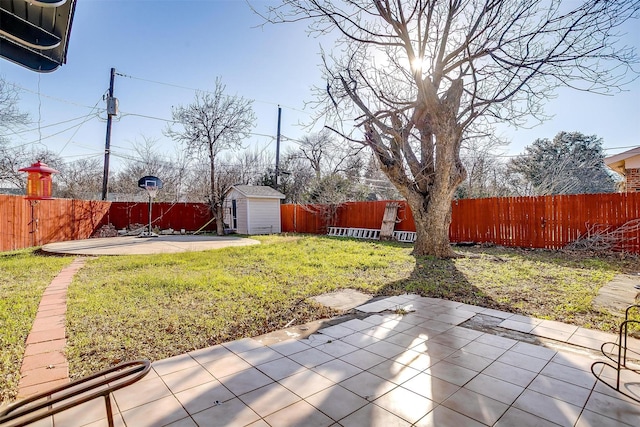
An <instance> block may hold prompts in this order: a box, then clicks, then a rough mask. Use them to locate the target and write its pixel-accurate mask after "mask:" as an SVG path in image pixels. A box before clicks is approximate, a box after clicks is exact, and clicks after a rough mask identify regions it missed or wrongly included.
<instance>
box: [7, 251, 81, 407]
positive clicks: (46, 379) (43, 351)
mask: <svg viewBox="0 0 640 427" xmlns="http://www.w3.org/2000/svg"><path fill="white" fill-rule="evenodd" d="M84 263H85V260H84V258H76V259H75V260H74V261H73V262H72V263H71V264H70V265H69V266H68V267H66V268H64V269H63V270H62V271H61V272H60V273H59V274H58V275H57V276H56V277H55V278H54V279H53V280H52V281H51V283H50V284H49V286H48V287H47V289H45V291H44V293H43V295H42V299H41V300H40V305H39V306H38V312H37V314H36V318H35V320H34V322H33V326H32V327H31V332H30V333H29V336H28V337H27V342H26V344H27V346H26V348H25V356H24V359H23V361H22V367H21V369H20V383H19V385H18V397H19V398H24V397H28V396H31V395H33V394H36V393H39V392H42V391H45V390H48V389H51V388H53V387H55V386H58V385H61V384H64V383H67V382H69V365H68V363H67V359H66V357H65V355H64V347H65V346H66V344H67V338H66V337H67V335H66V331H65V316H66V312H67V288H68V286H69V284H70V283H71V280H72V279H73V276H74V274H76V272H77V271H78V270H80V268H82V266H83V265H84Z"/></svg>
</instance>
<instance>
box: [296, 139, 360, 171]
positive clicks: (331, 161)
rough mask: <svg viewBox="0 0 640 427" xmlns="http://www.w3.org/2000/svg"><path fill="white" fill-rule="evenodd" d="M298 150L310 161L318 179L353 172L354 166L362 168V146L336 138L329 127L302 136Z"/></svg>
mask: <svg viewBox="0 0 640 427" xmlns="http://www.w3.org/2000/svg"><path fill="white" fill-rule="evenodd" d="M341 139H344V138H341ZM298 150H299V153H300V156H301V157H303V158H305V159H306V160H307V161H308V162H309V165H310V166H311V169H313V171H314V172H315V175H316V179H321V178H322V177H323V176H324V175H333V174H337V173H345V174H349V173H352V171H353V169H354V168H355V169H360V168H361V167H362V163H363V162H362V159H360V151H361V150H362V147H354V146H353V143H349V142H348V141H338V140H336V138H335V134H333V133H332V132H331V131H329V130H328V129H323V130H322V131H320V132H318V133H313V134H310V135H305V136H304V137H302V139H301V141H300V145H299V148H298Z"/></svg>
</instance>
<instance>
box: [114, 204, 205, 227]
mask: <svg viewBox="0 0 640 427" xmlns="http://www.w3.org/2000/svg"><path fill="white" fill-rule="evenodd" d="M211 219H212V216H211V210H210V209H209V205H208V204H206V203H164V202H163V203H153V204H152V205H151V223H152V225H153V227H159V228H160V229H163V230H165V229H168V228H173V229H174V230H180V229H185V230H187V231H197V230H199V229H200V228H201V227H203V226H205V225H206V224H207V223H209V224H208V225H207V226H206V227H204V228H203V230H207V231H212V230H215V228H216V226H215V222H214V221H211ZM102 224H113V225H114V226H115V227H116V228H117V229H123V228H127V227H129V226H130V225H133V224H149V204H148V203H136V202H112V203H111V209H109V212H108V214H107V215H106V216H105V217H104V219H103V221H102Z"/></svg>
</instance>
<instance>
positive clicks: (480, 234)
mask: <svg viewBox="0 0 640 427" xmlns="http://www.w3.org/2000/svg"><path fill="white" fill-rule="evenodd" d="M386 204H387V202H386V201H376V202H353V203H346V204H344V205H341V206H339V207H337V208H335V209H331V208H330V207H327V206H323V205H304V206H302V205H282V206H281V222H282V231H283V232H297V233H315V234H325V233H326V232H327V227H328V226H336V227H353V228H371V229H380V226H381V224H382V217H383V215H384V209H385V206H386ZM399 205H400V208H399V210H398V223H397V224H396V227H395V229H396V230H398V231H415V224H414V222H413V216H412V214H411V210H410V209H409V207H408V206H407V205H406V203H404V202H400V203H399ZM31 209H32V205H31V203H30V202H29V201H28V200H25V199H24V198H23V197H20V196H7V195H0V251H7V250H13V249H20V248H25V247H30V246H39V245H43V244H46V243H51V242H57V241H64V240H74V239H85V238H88V237H90V236H91V235H92V234H93V232H94V231H95V230H96V229H97V228H98V227H100V226H101V225H104V224H109V223H110V224H113V225H114V226H115V227H116V228H118V229H122V228H126V227H128V226H130V225H133V224H147V223H148V220H149V217H148V204H147V203H125V202H113V203H112V202H102V201H91V200H69V199H54V200H44V201H40V202H36V203H33V219H34V220H35V221H34V222H32V221H31V219H32V213H31ZM639 218H640V193H616V194H586V195H569V196H545V197H509V198H490V199H465V200H456V201H454V202H453V212H452V223H451V227H450V231H449V236H450V239H451V241H452V242H477V243H485V242H491V243H495V244H498V245H504V246H516V247H531V248H548V249H559V248H562V247H564V246H565V245H566V244H568V243H570V242H572V241H574V240H576V239H577V238H578V237H579V236H580V235H582V234H584V233H585V232H586V231H587V230H588V229H589V228H590V227H592V226H594V225H596V224H604V225H606V226H609V227H611V228H616V227H619V226H621V225H623V224H624V223H626V222H628V221H631V220H634V219H639ZM210 220H211V213H210V211H209V206H208V205H207V204H203V203H154V204H153V225H154V226H157V227H159V228H161V229H167V228H173V229H174V230H180V229H185V230H187V231H195V230H198V229H200V228H201V227H203V226H204V225H205V224H207V223H209V221H210ZM204 229H205V230H214V229H215V223H214V222H213V221H212V222H210V223H209V224H208V225H207V226H206V227H205V228H204ZM32 231H33V232H32ZM620 249H624V250H626V251H629V252H635V253H640V231H638V230H635V231H633V232H630V233H626V235H625V240H624V245H623V247H621V248H620Z"/></svg>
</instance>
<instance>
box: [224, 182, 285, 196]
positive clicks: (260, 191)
mask: <svg viewBox="0 0 640 427" xmlns="http://www.w3.org/2000/svg"><path fill="white" fill-rule="evenodd" d="M231 188H232V189H233V188H235V189H236V190H237V191H238V192H239V193H240V194H242V195H243V196H245V197H259V198H264V199H284V198H285V197H286V196H285V195H284V194H282V193H281V192H279V191H278V190H274V189H273V188H271V187H267V186H266V185H234V186H233V187H231Z"/></svg>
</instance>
